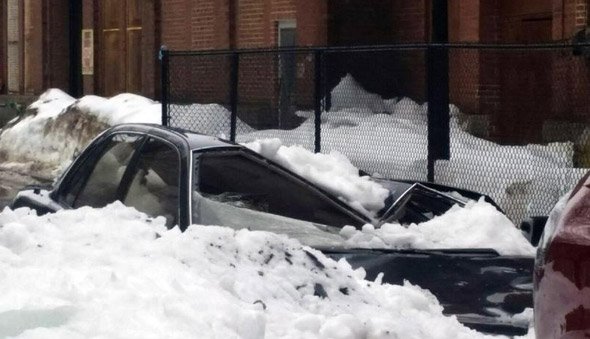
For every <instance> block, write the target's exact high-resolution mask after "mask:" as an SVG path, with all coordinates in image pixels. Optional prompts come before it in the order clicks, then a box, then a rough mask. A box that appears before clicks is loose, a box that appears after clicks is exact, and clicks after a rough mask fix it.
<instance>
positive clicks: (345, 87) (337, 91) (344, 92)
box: [331, 74, 386, 114]
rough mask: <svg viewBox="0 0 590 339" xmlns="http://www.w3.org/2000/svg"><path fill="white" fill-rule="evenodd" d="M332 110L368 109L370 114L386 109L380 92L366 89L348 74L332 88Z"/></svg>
mask: <svg viewBox="0 0 590 339" xmlns="http://www.w3.org/2000/svg"><path fill="white" fill-rule="evenodd" d="M331 95H332V110H333V111H341V110H344V109H347V108H349V109H357V110H358V109H366V110H368V113H369V114H372V113H373V112H379V113H383V112H385V111H386V108H385V104H384V102H383V99H381V97H380V96H379V95H378V94H374V93H369V92H367V91H365V90H364V89H363V88H362V87H361V85H360V84H359V83H358V82H357V81H356V80H355V79H354V78H353V77H352V76H351V75H350V74H347V75H346V76H345V77H344V78H342V80H340V83H338V85H336V87H334V89H333V90H332V93H331Z"/></svg>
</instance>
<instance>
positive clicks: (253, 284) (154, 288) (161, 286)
mask: <svg viewBox="0 0 590 339" xmlns="http://www.w3.org/2000/svg"><path fill="white" fill-rule="evenodd" d="M363 277H364V272H363V271H362V270H356V271H355V270H353V269H352V268H351V267H350V266H349V265H348V264H347V263H346V261H344V260H341V261H338V262H335V261H333V260H331V259H329V258H327V257H325V256H324V255H322V254H321V253H320V252H318V251H316V250H313V249H311V248H308V247H305V246H302V245H301V244H299V243H298V242H297V241H295V240H291V239H287V238H285V237H282V236H278V235H275V234H271V233H265V232H250V231H247V230H241V231H233V230H230V229H228V228H220V227H204V226H197V225H195V226H191V227H190V228H189V229H188V230H187V231H186V232H184V233H181V232H180V231H179V230H178V229H172V230H167V229H166V227H165V225H164V220H163V218H156V219H150V218H147V217H146V216H145V215H143V214H141V213H138V212H136V211H135V210H133V209H130V208H125V207H123V206H122V205H121V204H119V203H115V204H112V205H110V206H107V207H105V208H103V209H92V208H81V209H78V210H75V211H61V212H57V213H55V214H52V215H46V216H42V217H38V216H35V215H34V213H31V211H30V210H28V209H18V210H16V211H11V210H9V209H5V210H4V211H3V212H1V213H0V289H1V290H2V293H3V298H1V299H0V337H7V336H10V337H14V338H41V337H44V338H87V337H103V338H114V337H117V338H163V337H166V338H187V337H203V338H213V337H217V338H221V337H223V338H226V337H239V338H263V337H266V338H303V337H305V338H351V339H352V338H470V339H472V338H484V337H486V336H484V335H482V334H479V333H477V332H475V331H472V330H469V329H467V328H465V327H463V326H462V325H461V324H459V323H458V322H457V320H456V319H455V318H454V317H446V316H443V315H442V307H441V305H440V304H439V303H438V302H437V300H436V298H435V297H434V296H433V295H432V294H430V293H429V292H428V291H425V290H422V289H420V288H419V287H416V286H413V285H411V284H409V283H406V284H404V285H403V286H395V285H387V284H381V283H380V282H379V281H375V282H369V281H365V280H363ZM123 319H124V321H122V320H123Z"/></svg>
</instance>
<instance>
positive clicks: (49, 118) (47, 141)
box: [0, 89, 252, 179]
mask: <svg viewBox="0 0 590 339" xmlns="http://www.w3.org/2000/svg"><path fill="white" fill-rule="evenodd" d="M174 109H175V111H177V112H185V111H186V113H187V114H190V115H192V116H193V118H194V116H203V117H209V119H203V120H202V121H201V124H199V126H192V127H193V128H192V129H193V130H202V131H204V132H205V131H209V132H210V131H215V133H214V134H215V135H219V136H224V133H228V131H229V126H230V122H229V121H230V113H229V111H228V110H227V109H225V108H224V107H222V106H220V105H216V104H210V105H197V104H194V105H189V106H181V105H175V107H174ZM27 112H28V115H27V116H25V117H24V118H22V119H21V120H19V121H17V120H16V119H15V121H12V122H10V123H9V124H8V127H7V128H5V129H4V130H3V131H2V132H1V134H0V160H2V162H3V164H2V165H0V168H6V166H10V169H12V170H14V169H15V168H17V167H18V168H20V171H22V172H28V173H31V172H33V174H34V175H35V176H40V177H44V178H46V179H51V178H52V177H54V176H55V172H56V170H58V169H60V168H62V167H63V166H64V164H67V163H68V162H69V161H70V160H71V159H72V157H73V156H74V155H76V154H77V153H78V152H79V151H81V150H83V149H84V148H85V147H86V145H88V143H90V141H92V139H94V137H96V136H97V135H98V134H99V133H101V132H102V131H103V130H105V129H107V128H108V127H110V126H113V125H117V124H122V123H151V124H161V123H162V105H161V104H160V103H158V102H155V101H153V100H150V99H148V98H145V97H142V96H139V95H136V94H131V93H123V94H119V95H116V96H114V97H112V98H103V97H100V96H95V95H87V96H84V97H82V98H80V99H74V98H72V97H71V96H69V95H68V94H66V93H64V92H63V91H61V90H59V89H49V90H47V91H46V92H45V93H43V94H41V96H40V97H39V99H38V100H37V101H35V102H34V103H32V104H31V105H30V106H29V107H28V108H27ZM175 117H176V118H184V119H188V117H183V116H178V115H175ZM237 127H238V130H239V131H242V132H250V131H252V129H251V128H250V127H249V126H248V125H246V124H245V123H243V122H242V121H240V120H238V123H237Z"/></svg>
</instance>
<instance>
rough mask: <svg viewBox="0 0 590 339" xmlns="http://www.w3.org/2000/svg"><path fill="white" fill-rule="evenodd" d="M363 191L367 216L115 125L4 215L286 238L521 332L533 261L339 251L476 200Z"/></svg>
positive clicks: (168, 133)
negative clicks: (375, 202) (376, 204)
mask: <svg viewBox="0 0 590 339" xmlns="http://www.w3.org/2000/svg"><path fill="white" fill-rule="evenodd" d="M373 180H374V181H376V182H378V183H380V184H381V185H382V186H383V187H385V188H386V189H387V190H388V191H389V195H388V197H387V198H386V199H385V204H384V207H383V208H382V209H381V210H379V211H377V212H376V213H374V214H371V213H365V212H363V211H362V209H359V208H355V207H356V206H354V204H349V203H347V202H346V201H344V200H343V199H341V198H339V197H338V196H336V195H335V194H333V193H331V192H329V191H328V190H326V189H325V188H323V187H321V186H319V185H317V184H314V183H312V182H311V181H309V180H307V179H305V178H303V177H302V176H300V175H297V174H295V173H293V172H292V171H290V170H288V169H287V168H285V167H283V166H281V165H279V164H277V163H275V162H273V161H272V160H270V159H268V158H265V157H264V156H262V155H261V154H259V153H256V152H254V151H252V150H251V149H249V148H247V147H244V146H242V145H239V144H234V143H231V142H228V141H224V140H221V139H218V138H214V137H211V136H205V135H201V134H197V133H192V132H188V131H183V130H177V129H171V128H166V127H162V126H157V125H146V124H125V125H118V126H115V127H113V128H110V129H109V130H107V131H105V132H104V133H102V134H101V135H100V136H98V137H97V138H96V139H95V140H94V141H93V142H92V143H91V144H90V145H89V146H88V147H87V148H86V149H85V150H84V151H83V152H82V153H81V154H80V155H79V156H78V157H77V158H76V159H75V160H74V161H73V162H72V164H71V165H70V167H69V168H68V169H67V170H66V171H65V172H64V174H63V175H62V176H61V177H60V178H59V179H58V180H57V182H56V184H55V185H54V187H51V188H41V187H33V188H29V189H25V190H23V191H21V192H20V193H19V194H18V195H17V196H16V198H15V199H14V201H13V203H12V205H11V207H12V208H19V207H30V208H33V209H35V210H36V211H37V212H38V213H40V214H44V213H51V212H55V211H57V210H61V209H70V208H77V207H81V206H92V207H103V206H105V205H107V204H109V203H112V202H114V201H117V200H119V201H121V202H123V203H124V204H125V205H127V206H130V207H134V208H136V209H137V210H139V211H141V212H145V213H146V214H148V215H151V216H162V217H164V218H166V222H167V225H169V226H170V227H172V226H174V225H178V226H179V227H180V229H181V230H185V229H186V228H187V227H188V226H189V225H193V224H199V225H223V226H228V227H233V228H248V229H251V230H264V231H271V232H275V233H280V234H286V235H288V236H290V237H293V238H296V239H298V240H299V241H301V242H302V243H303V244H305V245H309V246H312V247H315V248H317V249H320V250H322V251H323V252H324V253H326V254H327V255H329V256H331V257H333V258H335V259H340V258H346V260H348V261H349V262H350V264H351V265H353V267H363V268H364V269H365V270H366V272H367V279H382V281H383V282H389V283H394V284H401V283H403V281H404V280H409V281H410V282H412V283H414V284H417V285H419V286H421V287H423V288H426V289H429V290H430V291H431V292H432V293H433V294H434V295H436V297H437V298H438V299H439V301H440V302H441V304H442V305H443V306H444V307H445V312H446V313H447V314H453V315H457V317H458V319H459V320H460V321H461V322H463V323H464V324H466V325H467V326H470V327H473V328H476V329H479V330H483V331H488V332H493V333H506V334H519V333H526V327H521V326H520V325H515V324H514V323H513V322H511V316H512V315H514V314H517V313H520V312H522V311H523V310H524V309H525V308H526V307H531V306H532V295H531V279H532V269H533V258H532V257H527V256H519V255H500V254H498V252H497V251H495V250H493V249H481V248H440V249H415V248H393V249H392V248H355V247H354V246H352V247H351V246H350V244H348V245H347V243H346V242H345V241H344V239H343V236H342V234H341V231H342V228H343V227H345V226H348V227H350V226H352V227H355V228H357V229H361V228H362V227H363V226H364V225H367V224H370V225H374V226H375V227H379V226H381V225H383V224H386V223H391V222H398V223H400V224H403V225H409V224H417V223H421V222H424V221H428V220H430V219H433V218H435V217H436V216H440V215H442V214H444V213H445V212H447V211H448V210H449V209H451V208H452V207H453V206H455V205H459V206H463V205H465V204H466V202H467V200H468V199H470V198H472V199H477V198H478V197H479V195H478V194H476V193H473V192H469V191H465V190H460V189H456V188H450V187H445V186H440V185H434V184H428V183H417V182H407V181H392V180H385V179H376V178H375V179H373ZM449 192H453V193H449ZM491 203H493V202H491ZM320 266H321V265H318V268H319V269H321V267H320ZM380 273H383V274H382V275H380ZM342 293H344V294H346V293H347V292H346V290H343V291H342ZM317 294H318V295H319V296H322V291H321V290H318V291H317ZM525 326H526V325H525Z"/></svg>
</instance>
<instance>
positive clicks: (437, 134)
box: [426, 0, 450, 182]
mask: <svg viewBox="0 0 590 339" xmlns="http://www.w3.org/2000/svg"><path fill="white" fill-rule="evenodd" d="M447 42H448V14H447V0H433V1H432V43H433V44H429V45H428V48H427V55H426V60H427V61H426V62H427V74H428V77H427V86H428V94H427V97H428V181H429V182H434V164H435V162H436V160H439V159H449V158H450V129H449V48H448V45H443V43H447Z"/></svg>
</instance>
